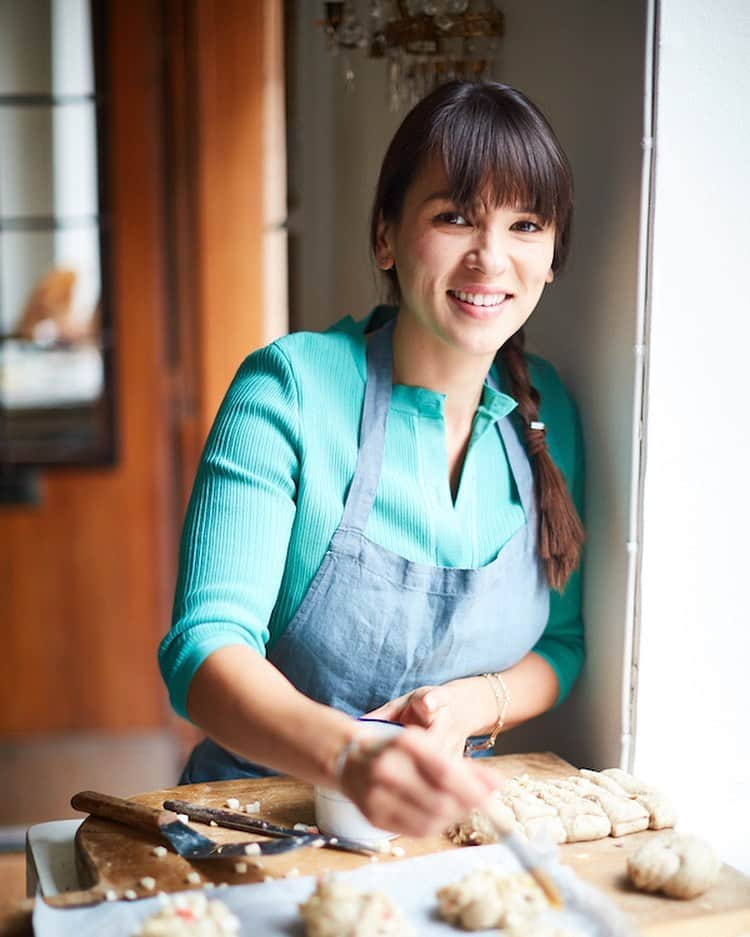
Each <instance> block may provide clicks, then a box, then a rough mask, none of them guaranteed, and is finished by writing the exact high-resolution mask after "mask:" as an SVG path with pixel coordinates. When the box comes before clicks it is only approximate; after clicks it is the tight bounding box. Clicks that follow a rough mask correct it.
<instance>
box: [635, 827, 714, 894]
mask: <svg viewBox="0 0 750 937" xmlns="http://www.w3.org/2000/svg"><path fill="white" fill-rule="evenodd" d="M720 871H721V860H720V859H719V857H718V856H717V855H716V853H715V852H714V851H713V849H712V848H711V847H710V846H709V845H708V843H705V842H704V841H703V840H701V839H698V838H697V837H695V836H683V835H680V834H677V833H670V834H667V835H666V836H660V837H659V838H658V839H656V840H653V841H652V842H650V843H646V845H645V846H641V848H640V849H639V850H637V852H635V853H633V855H632V856H631V857H630V858H629V859H628V875H629V876H630V880H631V882H632V883H633V884H634V885H635V887H636V888H638V889H640V890H641V891H661V892H663V893H664V894H665V895H668V896H669V897H670V898H695V897H696V896H697V895H702V894H703V892H704V891H707V890H708V889H709V888H710V887H711V886H712V885H713V884H714V883H715V882H716V880H717V879H718V877H719V872H720Z"/></svg>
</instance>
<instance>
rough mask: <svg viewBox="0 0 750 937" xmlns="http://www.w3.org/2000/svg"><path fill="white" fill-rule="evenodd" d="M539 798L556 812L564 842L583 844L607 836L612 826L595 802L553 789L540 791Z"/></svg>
mask: <svg viewBox="0 0 750 937" xmlns="http://www.w3.org/2000/svg"><path fill="white" fill-rule="evenodd" d="M539 796H540V797H541V798H542V800H544V802H545V803H547V804H549V805H550V806H552V807H554V808H555V809H556V810H557V813H558V816H559V817H560V822H561V823H562V825H563V827H564V829H565V840H564V842H566V843H585V842H590V841H591V840H594V839H604V837H605V836H609V834H610V832H611V830H612V824H611V823H610V820H609V818H608V817H607V815H606V813H605V812H604V811H603V810H602V808H601V807H600V806H599V804H597V803H596V802H595V801H593V800H588V799H587V798H585V797H577V796H576V795H575V794H571V793H570V792H567V791H555V790H554V788H548V789H545V790H542V791H541V792H540V793H539Z"/></svg>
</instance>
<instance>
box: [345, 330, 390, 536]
mask: <svg viewBox="0 0 750 937" xmlns="http://www.w3.org/2000/svg"><path fill="white" fill-rule="evenodd" d="M395 323H396V320H395V317H394V318H393V319H390V320H389V321H388V322H386V323H385V325H383V326H381V327H380V328H379V329H378V330H377V331H376V332H373V333H372V337H371V339H370V342H369V344H368V346H367V383H366V385H365V401H364V404H363V406H362V420H361V422H360V426H359V454H358V455H357V467H356V469H355V470H354V478H353V479H352V483H351V485H350V486H349V492H348V494H347V496H346V502H345V504H344V515H343V517H342V518H341V524H340V526H341V527H344V528H349V529H354V530H359V531H364V529H365V527H366V526H367V521H368V518H369V517H370V511H371V509H372V505H373V502H374V501H375V493H376V491H377V490H378V482H379V481H380V470H381V467H382V464H383V450H384V449H385V428H386V423H387V421H388V411H389V410H390V408H391V389H392V387H393V378H392V374H393V327H394V325H395Z"/></svg>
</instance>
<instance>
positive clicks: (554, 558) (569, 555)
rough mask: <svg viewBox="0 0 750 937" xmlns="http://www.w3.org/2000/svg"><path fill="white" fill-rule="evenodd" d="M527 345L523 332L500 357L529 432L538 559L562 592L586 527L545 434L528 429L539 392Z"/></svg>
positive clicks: (535, 415) (536, 412)
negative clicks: (533, 385)
mask: <svg viewBox="0 0 750 937" xmlns="http://www.w3.org/2000/svg"><path fill="white" fill-rule="evenodd" d="M524 342H525V336H524V331H523V329H519V330H518V332H516V334H515V335H512V336H511V337H510V338H509V339H508V341H507V342H506V343H505V344H504V345H503V347H502V348H501V349H500V352H499V354H500V357H501V358H502V361H503V364H504V365H505V369H506V371H507V374H508V378H509V382H510V387H509V389H510V392H511V394H512V396H513V397H515V399H516V400H517V401H518V413H519V414H520V416H521V419H522V421H523V425H524V427H525V431H526V449H527V452H528V454H529V458H530V460H531V465H532V469H533V472H534V493H535V495H536V501H537V505H538V512H539V533H538V538H539V539H538V549H539V556H540V557H541V559H542V562H543V563H544V568H545V572H546V574H547V582H548V583H549V585H550V586H551V587H552V588H553V589H556V590H557V591H558V592H562V591H563V589H564V588H565V584H566V582H567V581H568V579H569V578H570V575H571V573H572V572H573V571H574V570H575V568H576V567H577V566H578V559H579V554H580V551H581V546H582V544H583V525H582V524H581V519H580V518H579V516H578V512H577V511H576V507H575V505H574V504H573V499H572V498H571V496H570V492H569V491H568V486H567V485H566V483H565V479H564V478H563V476H562V472H561V471H560V469H559V468H558V467H557V466H556V465H555V463H554V462H553V461H552V456H551V455H550V454H549V450H548V449H547V440H546V438H545V430H544V429H532V428H531V427H530V425H529V424H531V423H534V422H536V421H537V420H538V419H539V392H538V391H537V390H536V388H534V387H532V386H531V380H530V378H529V367H528V364H527V361H526V357H525V355H524V353H523V349H524Z"/></svg>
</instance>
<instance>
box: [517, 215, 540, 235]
mask: <svg viewBox="0 0 750 937" xmlns="http://www.w3.org/2000/svg"><path fill="white" fill-rule="evenodd" d="M543 227H544V226H543V225H541V224H539V223H538V222H536V221H532V220H531V219H530V218H525V219H524V220H523V221H516V222H515V223H514V224H513V225H511V230H512V231H520V232H521V233H522V234H533V233H534V232H535V231H541V230H542V229H543Z"/></svg>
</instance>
